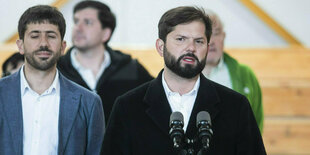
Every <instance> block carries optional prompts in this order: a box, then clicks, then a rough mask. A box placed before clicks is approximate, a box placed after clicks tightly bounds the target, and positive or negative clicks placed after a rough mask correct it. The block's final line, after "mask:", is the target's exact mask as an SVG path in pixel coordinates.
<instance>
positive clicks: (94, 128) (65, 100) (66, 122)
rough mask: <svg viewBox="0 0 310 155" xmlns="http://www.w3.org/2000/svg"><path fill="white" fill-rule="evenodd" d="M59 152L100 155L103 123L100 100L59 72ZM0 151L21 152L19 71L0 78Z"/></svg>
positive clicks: (5, 154) (11, 154) (10, 154)
mask: <svg viewBox="0 0 310 155" xmlns="http://www.w3.org/2000/svg"><path fill="white" fill-rule="evenodd" d="M59 83H60V107H59V128H58V132H59V133H58V135H59V143H58V154H59V155H71V154H74V155H79V154H91V155H96V154H100V151H101V146H102V141H103V136H104V130H105V122H104V113H103V108H102V104H101V100H100V98H99V96H98V95H96V94H95V93H92V92H90V91H88V90H86V89H84V88H82V87H80V86H78V85H77V84H75V83H73V82H71V81H69V80H68V79H66V78H65V77H64V76H63V75H62V74H61V73H60V72H59ZM0 154H1V155H22V154H23V115H22V103H21V90H20V73H19V72H17V73H15V74H13V75H11V76H9V77H6V78H2V79H0Z"/></svg>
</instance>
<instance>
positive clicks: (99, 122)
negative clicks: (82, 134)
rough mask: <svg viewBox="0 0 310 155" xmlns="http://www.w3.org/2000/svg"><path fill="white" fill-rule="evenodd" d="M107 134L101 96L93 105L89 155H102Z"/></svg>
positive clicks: (87, 151)
mask: <svg viewBox="0 0 310 155" xmlns="http://www.w3.org/2000/svg"><path fill="white" fill-rule="evenodd" d="M104 132H105V119H104V112H103V108H102V103H101V100H100V98H99V96H96V98H95V100H94V104H92V108H91V113H90V117H89V123H88V127H87V148H86V153H85V154H87V155H95V154H98V155H99V154H100V151H101V147H102V142H103V137H104Z"/></svg>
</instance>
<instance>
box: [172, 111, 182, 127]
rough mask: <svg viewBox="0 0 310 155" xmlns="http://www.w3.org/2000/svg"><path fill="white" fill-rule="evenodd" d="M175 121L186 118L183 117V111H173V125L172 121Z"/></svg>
mask: <svg viewBox="0 0 310 155" xmlns="http://www.w3.org/2000/svg"><path fill="white" fill-rule="evenodd" d="M173 121H180V122H182V123H183V122H184V119H183V115H182V113H180V112H178V111H176V112H173V113H172V114H171V115H170V126H171V123H172V122H173Z"/></svg>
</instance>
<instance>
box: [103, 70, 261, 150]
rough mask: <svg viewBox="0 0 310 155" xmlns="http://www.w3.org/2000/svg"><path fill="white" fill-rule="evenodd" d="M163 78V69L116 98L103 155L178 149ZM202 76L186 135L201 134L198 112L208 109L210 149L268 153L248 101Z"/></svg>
mask: <svg viewBox="0 0 310 155" xmlns="http://www.w3.org/2000/svg"><path fill="white" fill-rule="evenodd" d="M161 79H162V73H160V74H159V76H158V77H157V78H156V79H154V80H152V81H151V82H148V83H146V84H144V85H142V86H140V87H138V88H136V89H134V90H132V91H130V92H128V93H126V94H124V95H122V96H121V97H119V98H118V99H117V100H116V103H115V106H114V107H113V111H112V113H111V117H110V120H109V123H108V126H107V130H106V134H105V138H104V142H103V154H105V155H173V154H176V153H175V152H174V151H173V143H172V140H171V139H170V137H169V117H170V114H171V113H172V112H171V108H170V105H169V103H168V100H167V98H166V95H165V92H164V88H163V86H162V80H161ZM200 80H201V81H200V87H199V90H198V94H197V98H196V101H195V104H194V107H193V110H192V114H191V117H190V121H189V124H188V127H187V130H186V133H185V135H186V137H188V138H190V139H193V138H195V137H196V134H197V128H196V116H197V113H198V112H200V111H208V112H209V113H210V115H211V120H212V125H213V126H212V129H213V132H214V134H213V136H212V139H211V142H210V148H209V151H208V152H207V154H212V155H215V154H216V155H217V154H219V155H265V154H266V152H265V148H264V144H263V140H262V137H261V135H260V132H259V129H258V127H257V124H256V121H255V118H254V116H253V113H252V110H251V107H250V105H249V102H248V100H247V99H246V98H245V97H244V96H242V95H241V94H239V93H237V92H235V91H233V90H231V89H228V88H226V87H224V86H222V85H219V84H216V83H214V82H212V81H210V80H208V79H206V78H205V77H204V76H202V75H201V76H200ZM194 147H195V149H196V150H198V149H199V148H200V145H199V144H195V146H194ZM197 152H198V151H197ZM197 152H196V153H197Z"/></svg>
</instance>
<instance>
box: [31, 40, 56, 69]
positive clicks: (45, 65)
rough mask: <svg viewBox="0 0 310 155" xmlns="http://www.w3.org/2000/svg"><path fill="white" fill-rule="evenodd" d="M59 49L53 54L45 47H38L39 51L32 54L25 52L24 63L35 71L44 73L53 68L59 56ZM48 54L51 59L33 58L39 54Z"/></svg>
mask: <svg viewBox="0 0 310 155" xmlns="http://www.w3.org/2000/svg"><path fill="white" fill-rule="evenodd" d="M25 50H26V49H25ZM60 50H61V49H59V51H58V52H53V51H52V50H50V49H48V47H47V46H45V47H42V46H41V47H40V49H38V50H36V51H34V52H27V51H26V52H25V58H26V61H27V62H28V63H29V64H30V65H31V66H32V67H33V68H35V69H38V70H41V71H46V70H49V69H50V68H52V67H53V66H55V64H56V63H57V61H58V59H59V57H60V56H61V52H60ZM42 51H44V52H49V54H51V58H49V59H48V58H38V59H40V60H37V59H36V58H35V55H36V54H37V53H39V52H42Z"/></svg>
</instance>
